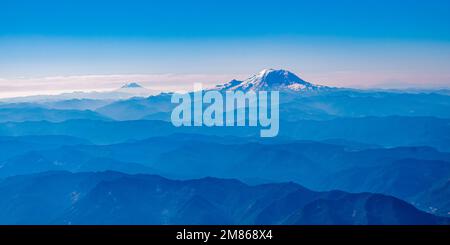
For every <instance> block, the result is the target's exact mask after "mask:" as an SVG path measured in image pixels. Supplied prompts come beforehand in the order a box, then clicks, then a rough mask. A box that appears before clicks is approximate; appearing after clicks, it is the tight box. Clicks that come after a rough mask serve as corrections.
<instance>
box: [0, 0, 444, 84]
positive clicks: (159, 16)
mask: <svg viewBox="0 0 450 245" xmlns="http://www.w3.org/2000/svg"><path fill="white" fill-rule="evenodd" d="M0 53H1V56H0V89H2V91H6V90H10V91H13V90H14V91H16V90H17V91H19V90H24V89H25V90H26V88H33V90H36V89H37V88H38V87H39V86H40V87H39V88H40V89H42V90H45V89H49V88H57V89H68V90H70V89H72V88H73V89H85V88H84V87H77V86H78V85H77V84H80V82H79V80H77V79H84V80H86V76H92V75H95V76H96V77H97V78H98V80H96V81H92V82H89V83H88V84H89V85H90V87H89V88H86V89H95V88H106V87H108V86H111V87H112V86H116V84H114V83H110V84H108V82H107V80H108V79H110V76H111V75H114V76H116V77H117V80H114V82H117V83H119V82H121V79H123V80H126V79H131V78H135V77H136V75H139V76H137V77H138V78H141V79H143V80H144V81H142V82H143V83H146V85H148V86H157V87H164V86H165V85H167V86H176V84H177V83H178V82H179V83H182V82H186V81H187V80H189V79H187V78H190V79H200V80H203V81H204V82H208V83H211V84H212V83H219V82H225V81H222V79H230V78H233V77H237V78H245V76H249V75H251V74H252V73H256V72H257V71H259V70H261V69H263V68H269V67H272V68H286V69H290V70H292V71H294V72H296V73H298V74H300V75H301V76H302V77H303V78H304V79H306V80H310V81H312V82H317V83H322V84H327V85H336V86H352V87H397V86H398V87H414V86H418V87H426V86H429V87H448V85H450V69H449V68H450V67H449V64H450V1H437V0H428V1H415V0H410V1H398V0H391V1H386V0H378V1H372V0H366V1H347V0H341V1H332V0H329V1H325V0H318V1H299V0H297V1H288V0H284V1H283V0H278V1H273V0H272V1H267V0H261V1H242V0H241V1H235V0H228V1H221V2H219V1H200V0H196V1H175V0H166V1H136V0H128V1H84V0H81V1H80V0H78V1H45V0H43V1H23V0H2V1H1V2H0ZM155 74H157V75H158V76H156V77H154V75H155ZM164 74H165V75H166V78H165V79H162V78H161V76H162V75H164ZM119 75H122V77H120V76H119ZM101 76H105V77H103V78H100V77H101ZM127 76H128V77H127ZM133 76H134V77H133ZM152 76H153V77H152ZM55 77H58V78H59V81H60V82H58V83H57V84H54V83H53V82H51V81H53V80H56V79H53V80H52V79H50V80H51V81H49V78H55ZM67 77H69V78H70V79H69V78H67ZM167 77H170V79H169V78H167ZM156 79H160V81H156ZM84 80H83V81H84ZM189 82H191V81H190V80H189ZM200 82H201V81H200ZM13 85H14V86H13Z"/></svg>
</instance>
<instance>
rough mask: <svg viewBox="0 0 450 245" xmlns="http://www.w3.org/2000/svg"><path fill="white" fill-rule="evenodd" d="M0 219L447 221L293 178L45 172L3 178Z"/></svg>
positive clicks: (397, 204) (97, 221) (393, 202)
mask: <svg viewBox="0 0 450 245" xmlns="http://www.w3.org/2000/svg"><path fill="white" fill-rule="evenodd" d="M0 196H1V197H2V198H1V199H0V217H1V219H0V223H1V224H222V225H223V224H331V225H343V224H353V225H357V224H358V225H362V224H368V225H380V224H404V225H408V224H449V222H450V220H449V219H447V218H442V217H437V216H433V215H431V214H427V213H424V212H421V211H419V210H417V209H416V208H414V207H413V206H411V205H410V204H407V203H405V202H404V201H401V200H399V199H396V198H394V197H390V196H385V195H380V194H370V193H360V194H350V193H346V192H340V191H332V192H314V191H310V190H308V189H305V188H304V187H302V186H299V185H296V184H293V183H279V184H266V185H257V186H248V185H245V184H243V183H242V182H239V181H237V180H231V179H230V180H225V179H216V178H203V179H197V180H187V181H176V180H170V179H166V178H162V177H160V176H156V175H126V174H122V173H118V172H99V173H78V174H71V173H68V172H47V173H41V174H36V175H26V176H17V177H12V178H7V179H5V180H3V181H0Z"/></svg>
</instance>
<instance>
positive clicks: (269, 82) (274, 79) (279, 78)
mask: <svg viewBox="0 0 450 245" xmlns="http://www.w3.org/2000/svg"><path fill="white" fill-rule="evenodd" d="M319 87H320V86H316V85H314V84H312V83H309V82H306V81H304V80H303V79H301V78H299V77H298V76H297V75H295V74H294V73H292V72H290V71H287V70H282V69H280V70H274V69H264V70H262V71H261V72H259V73H258V74H255V75H253V76H251V77H249V78H247V79H246V80H244V81H237V80H232V81H231V82H229V83H226V84H224V85H220V86H217V89H219V90H221V91H227V90H231V91H234V90H242V91H251V90H253V91H262V90H266V91H269V90H278V91H303V90H316V89H317V88H319Z"/></svg>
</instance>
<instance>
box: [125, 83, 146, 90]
mask: <svg viewBox="0 0 450 245" xmlns="http://www.w3.org/2000/svg"><path fill="white" fill-rule="evenodd" d="M121 88H125V89H127V88H143V87H142V86H141V85H140V84H139V83H136V82H132V83H126V84H124V85H123V86H122V87H121Z"/></svg>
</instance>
